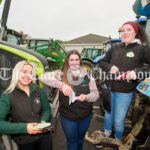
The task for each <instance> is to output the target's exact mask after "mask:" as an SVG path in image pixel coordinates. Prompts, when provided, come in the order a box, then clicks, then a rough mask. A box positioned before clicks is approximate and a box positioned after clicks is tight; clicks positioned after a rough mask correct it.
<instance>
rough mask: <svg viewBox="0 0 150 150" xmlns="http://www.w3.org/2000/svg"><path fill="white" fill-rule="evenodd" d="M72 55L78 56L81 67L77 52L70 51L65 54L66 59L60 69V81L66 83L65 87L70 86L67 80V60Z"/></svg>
mask: <svg viewBox="0 0 150 150" xmlns="http://www.w3.org/2000/svg"><path fill="white" fill-rule="evenodd" d="M72 54H75V55H78V56H79V59H80V66H81V65H82V62H81V56H80V54H79V52H78V51H77V50H70V51H69V52H68V53H67V56H66V59H65V62H64V65H63V67H62V72H63V76H62V81H63V82H64V83H66V84H67V85H69V86H71V85H70V83H69V81H68V80H67V71H68V69H69V67H70V66H69V58H70V55H72Z"/></svg>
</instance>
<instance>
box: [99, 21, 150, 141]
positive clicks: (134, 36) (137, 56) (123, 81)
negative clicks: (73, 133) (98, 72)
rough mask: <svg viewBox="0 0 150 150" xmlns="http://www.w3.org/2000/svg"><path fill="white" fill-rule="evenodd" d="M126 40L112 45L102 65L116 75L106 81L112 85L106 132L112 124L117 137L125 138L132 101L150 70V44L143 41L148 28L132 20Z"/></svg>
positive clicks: (124, 34) (106, 133) (107, 133)
mask: <svg viewBox="0 0 150 150" xmlns="http://www.w3.org/2000/svg"><path fill="white" fill-rule="evenodd" d="M121 37H122V42H121V43H120V44H117V45H115V46H114V47H113V48H110V49H109V51H108V52H107V53H106V55H105V57H104V59H103V60H102V61H101V62H100V67H101V68H102V69H103V70H104V71H105V72H109V73H110V74H111V75H112V76H113V80H111V79H108V78H107V81H106V82H105V83H106V88H107V87H108V86H110V87H111V111H110V112H108V111H105V119H104V136H106V137H109V136H110V134H111V131H112V126H113V125H114V129H115V138H117V139H122V136H123V133H124V120H125V117H126V114H127V111H128V109H129V106H130V104H131V101H132V95H133V91H134V90H135V87H136V85H137V82H136V80H137V79H138V78H141V77H143V78H144V76H145V75H146V74H147V73H148V71H150V48H149V47H147V46H144V45H142V44H141V43H142V42H145V41H146V35H145V32H144V30H143V29H142V28H141V27H140V26H139V25H138V24H136V23H134V22H131V21H128V22H126V23H124V24H123V25H122V30H121Z"/></svg>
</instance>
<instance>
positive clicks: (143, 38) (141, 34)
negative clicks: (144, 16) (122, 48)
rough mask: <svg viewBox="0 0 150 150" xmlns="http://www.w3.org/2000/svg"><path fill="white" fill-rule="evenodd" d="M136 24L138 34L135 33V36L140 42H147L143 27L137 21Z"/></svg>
mask: <svg viewBox="0 0 150 150" xmlns="http://www.w3.org/2000/svg"><path fill="white" fill-rule="evenodd" d="M137 26H138V34H137V35H136V37H135V38H137V39H140V41H141V42H142V43H145V44H147V43H148V39H147V36H146V33H145V30H144V28H143V27H142V25H140V24H139V23H137Z"/></svg>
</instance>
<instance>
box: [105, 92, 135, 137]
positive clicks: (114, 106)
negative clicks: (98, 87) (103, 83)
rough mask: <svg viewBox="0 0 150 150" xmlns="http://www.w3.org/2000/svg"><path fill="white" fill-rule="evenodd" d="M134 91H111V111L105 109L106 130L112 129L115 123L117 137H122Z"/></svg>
mask: <svg viewBox="0 0 150 150" xmlns="http://www.w3.org/2000/svg"><path fill="white" fill-rule="evenodd" d="M132 96H133V92H130V93H120V92H111V112H110V113H109V112H107V111H105V117H104V130H106V131H111V130H112V126H113V124H114V129H115V138H117V139H122V136H123V133H124V120H125V117H126V114H127V112H128V109H129V106H130V104H131V101H132Z"/></svg>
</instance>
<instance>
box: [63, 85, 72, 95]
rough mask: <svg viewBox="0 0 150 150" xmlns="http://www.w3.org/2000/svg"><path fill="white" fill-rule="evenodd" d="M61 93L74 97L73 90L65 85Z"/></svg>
mask: <svg viewBox="0 0 150 150" xmlns="http://www.w3.org/2000/svg"><path fill="white" fill-rule="evenodd" d="M61 91H62V92H63V94H64V95H65V96H68V97H71V96H72V92H73V90H72V88H71V87H70V86H68V85H67V84H65V83H64V84H63V85H62V87H61Z"/></svg>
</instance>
